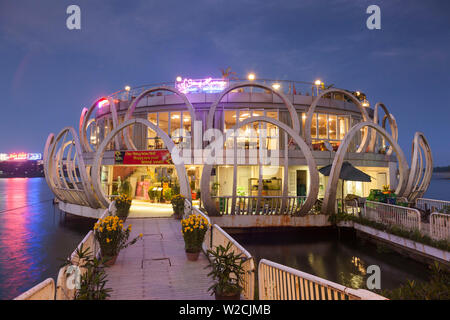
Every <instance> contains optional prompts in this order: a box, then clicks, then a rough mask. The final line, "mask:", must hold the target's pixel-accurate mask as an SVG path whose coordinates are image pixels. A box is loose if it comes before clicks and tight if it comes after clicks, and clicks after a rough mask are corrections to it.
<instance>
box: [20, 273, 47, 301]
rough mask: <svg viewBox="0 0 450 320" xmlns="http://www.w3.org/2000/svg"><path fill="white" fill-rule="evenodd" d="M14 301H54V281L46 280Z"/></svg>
mask: <svg viewBox="0 0 450 320" xmlns="http://www.w3.org/2000/svg"><path fill="white" fill-rule="evenodd" d="M14 300H55V281H54V280H53V279H52V278H48V279H46V280H44V281H42V282H41V283H39V284H37V285H35V286H34V287H33V288H31V289H29V290H28V291H25V292H24V293H22V294H21V295H20V296H18V297H16V298H14Z"/></svg>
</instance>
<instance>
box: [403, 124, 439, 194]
mask: <svg viewBox="0 0 450 320" xmlns="http://www.w3.org/2000/svg"><path fill="white" fill-rule="evenodd" d="M422 152H423V155H422ZM423 157H425V159H423ZM424 160H425V165H424ZM432 175H433V155H432V154H431V148H430V145H429V144H428V141H427V139H426V138H425V135H424V134H423V133H422V132H416V134H415V135H414V139H413V144H412V155H411V170H410V172H409V178H408V184H407V185H406V189H405V195H406V196H407V197H408V200H409V201H411V202H414V201H415V200H416V199H417V198H421V197H422V196H423V194H424V193H425V191H426V190H427V189H428V186H429V185H430V181H431V176H432Z"/></svg>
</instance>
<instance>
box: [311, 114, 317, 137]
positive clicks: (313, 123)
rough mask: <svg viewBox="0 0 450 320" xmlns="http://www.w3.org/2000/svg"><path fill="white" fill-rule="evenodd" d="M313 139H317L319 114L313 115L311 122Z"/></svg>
mask: <svg viewBox="0 0 450 320" xmlns="http://www.w3.org/2000/svg"><path fill="white" fill-rule="evenodd" d="M311 137H312V138H317V113H314V114H313V117H312V122H311Z"/></svg>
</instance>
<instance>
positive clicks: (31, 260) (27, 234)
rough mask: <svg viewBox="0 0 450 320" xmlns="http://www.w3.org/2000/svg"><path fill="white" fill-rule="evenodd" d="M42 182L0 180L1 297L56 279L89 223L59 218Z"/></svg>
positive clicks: (50, 195)
mask: <svg viewBox="0 0 450 320" xmlns="http://www.w3.org/2000/svg"><path fill="white" fill-rule="evenodd" d="M52 199H53V195H52V193H51V191H50V190H49V189H48V187H47V184H46V182H45V179H43V178H32V179H27V178H14V179H0V299H11V298H14V297H15V296H17V295H19V294H20V293H22V292H23V291H25V290H27V289H29V288H31V287H32V286H33V285H35V284H37V283H39V282H40V281H42V280H44V279H46V278H48V277H52V278H56V276H57V272H58V269H59V266H60V265H61V261H60V259H62V258H64V257H66V256H68V255H69V254H70V253H71V252H72V251H73V249H74V248H75V246H76V245H77V244H78V243H79V241H81V239H83V237H84V235H85V234H86V233H87V232H88V231H89V229H90V228H91V226H92V221H90V220H85V219H80V218H74V217H72V218H70V217H68V216H67V217H66V218H64V216H61V215H60V212H59V211H58V210H56V209H54V207H53V204H52Z"/></svg>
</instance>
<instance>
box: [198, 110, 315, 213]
mask: <svg viewBox="0 0 450 320" xmlns="http://www.w3.org/2000/svg"><path fill="white" fill-rule="evenodd" d="M254 122H267V123H271V124H273V125H275V126H277V127H278V128H280V129H282V130H283V131H285V132H286V133H287V134H288V135H290V136H291V137H292V138H293V139H294V141H295V143H297V145H298V146H299V147H300V150H301V151H302V152H303V155H304V156H305V159H306V163H307V165H308V168H309V177H310V181H311V182H310V186H311V187H310V190H309V193H308V196H307V198H306V201H305V203H304V204H303V205H302V207H301V208H300V210H299V211H298V212H297V214H298V215H301V214H305V213H308V212H309V210H310V209H311V208H312V207H313V205H314V203H315V201H316V199H317V194H318V192H319V173H318V171H317V165H316V162H315V160H314V157H313V155H312V152H311V149H310V148H309V147H308V146H307V145H306V143H305V141H304V140H303V139H302V138H301V137H300V136H299V134H298V133H297V132H295V130H294V129H292V128H291V127H289V126H288V125H286V124H284V123H282V122H280V121H278V120H275V119H272V118H268V117H252V118H248V119H245V120H243V121H241V122H239V123H238V124H237V125H235V126H234V127H233V129H232V130H229V131H227V133H226V135H225V137H224V139H223V140H222V139H217V140H215V141H213V142H212V143H211V147H212V149H213V150H216V149H217V147H218V146H220V144H222V145H223V143H225V141H227V139H228V138H229V137H230V136H231V135H233V134H234V132H235V131H236V130H238V129H240V128H241V127H243V126H245V125H247V124H250V123H254ZM286 148H287V146H286ZM286 151H287V150H286ZM236 156H237V149H236V145H235V148H234V170H233V184H234V187H233V200H232V201H233V204H235V203H236V178H237V166H236V160H237V159H236ZM212 159H213V155H212V154H211V153H209V154H208V158H207V161H206V164H205V165H204V166H203V171H202V178H201V182H200V190H201V197H202V201H203V204H204V206H205V208H206V210H207V212H208V214H209V215H212V216H214V215H216V216H217V215H219V212H218V211H217V209H216V207H215V205H214V203H213V201H212V198H211V190H210V185H209V184H210V179H211V171H212V167H213V164H212V163H213V161H212ZM286 170H287V157H285V175H284V176H285V178H284V179H283V181H284V186H283V196H284V199H283V203H282V209H281V211H283V209H285V208H286V196H287V188H286V186H287V181H286V178H287V172H286Z"/></svg>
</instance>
